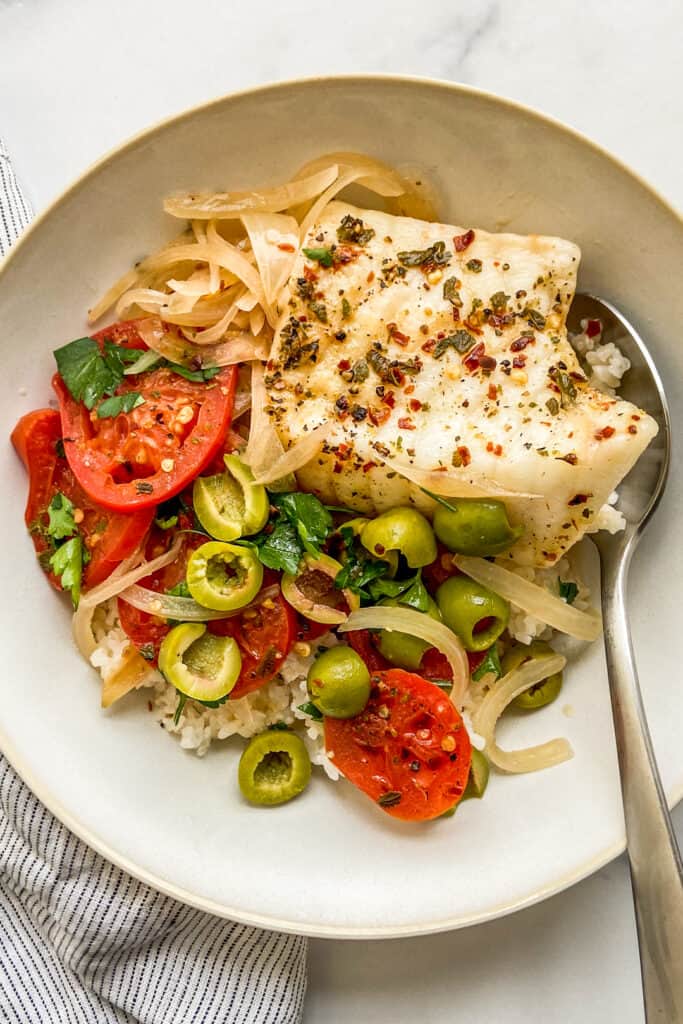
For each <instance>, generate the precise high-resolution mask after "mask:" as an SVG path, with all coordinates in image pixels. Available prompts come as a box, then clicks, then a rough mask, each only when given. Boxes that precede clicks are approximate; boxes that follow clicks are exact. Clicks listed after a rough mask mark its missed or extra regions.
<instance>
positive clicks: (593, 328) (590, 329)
mask: <svg viewBox="0 0 683 1024" xmlns="http://www.w3.org/2000/svg"><path fill="white" fill-rule="evenodd" d="M601 332H602V324H601V323H600V321H599V320H589V321H588V323H587V324H586V334H587V335H588V337H589V338H596V337H597V336H598V334H600V333H601Z"/></svg>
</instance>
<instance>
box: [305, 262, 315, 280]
mask: <svg viewBox="0 0 683 1024" xmlns="http://www.w3.org/2000/svg"><path fill="white" fill-rule="evenodd" d="M304 277H305V278H306V280H307V281H317V280H318V275H317V274H316V272H315V270H313V268H312V267H309V266H308V265H306V266H304Z"/></svg>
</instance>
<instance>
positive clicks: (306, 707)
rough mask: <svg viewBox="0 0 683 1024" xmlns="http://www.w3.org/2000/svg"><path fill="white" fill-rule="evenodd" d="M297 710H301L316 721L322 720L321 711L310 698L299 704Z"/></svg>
mask: <svg viewBox="0 0 683 1024" xmlns="http://www.w3.org/2000/svg"><path fill="white" fill-rule="evenodd" d="M297 710H298V711H303V713H304V714H305V715H308V717H309V718H314V719H315V721H316V722H322V720H323V713H322V711H320V709H319V708H317V707H316V706H315V704H313V702H312V701H310V700H309V701H308V702H307V703H306V704H299V706H298V708H297Z"/></svg>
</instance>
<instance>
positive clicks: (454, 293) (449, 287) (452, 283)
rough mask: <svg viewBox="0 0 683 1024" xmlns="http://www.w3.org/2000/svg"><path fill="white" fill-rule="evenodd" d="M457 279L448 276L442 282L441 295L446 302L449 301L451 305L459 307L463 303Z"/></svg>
mask: <svg viewBox="0 0 683 1024" xmlns="http://www.w3.org/2000/svg"><path fill="white" fill-rule="evenodd" d="M458 284H459V281H458V279H457V277H449V278H447V279H446V280H445V281H444V283H443V297H444V299H445V300H446V301H447V302H450V303H451V304H452V305H453V306H457V307H458V308H460V307H461V306H462V304H463V302H462V299H461V297H460V292H459V291H458Z"/></svg>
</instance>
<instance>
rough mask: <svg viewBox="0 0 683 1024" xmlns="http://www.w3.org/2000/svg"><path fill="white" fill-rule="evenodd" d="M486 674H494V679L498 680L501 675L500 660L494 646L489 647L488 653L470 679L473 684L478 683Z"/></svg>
mask: <svg viewBox="0 0 683 1024" xmlns="http://www.w3.org/2000/svg"><path fill="white" fill-rule="evenodd" d="M488 672H495V675H496V679H500V677H501V676H502V674H503V669H502V668H501V664H500V658H499V657H498V648H497V646H496V645H495V644H493V646H492V647H489V649H488V651H487V652H486V654H485V655H484V660H483V661H482V662H481V664H480V665H478V666H477V668H476V669H475V670H474V672H473V673H472V679H473V680H474V681H475V683H478V682H479V680H480V679H483V678H484V676H485V675H486V674H487V673H488Z"/></svg>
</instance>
